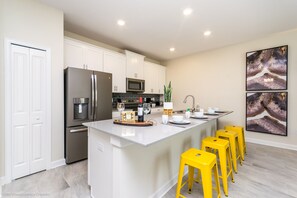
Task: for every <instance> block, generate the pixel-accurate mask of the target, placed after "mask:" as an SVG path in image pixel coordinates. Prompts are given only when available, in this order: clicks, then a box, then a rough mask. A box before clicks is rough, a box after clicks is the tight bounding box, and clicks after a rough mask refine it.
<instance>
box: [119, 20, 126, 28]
mask: <svg viewBox="0 0 297 198" xmlns="http://www.w3.org/2000/svg"><path fill="white" fill-rule="evenodd" d="M125 24H126V22H125V21H124V20H122V19H120V20H118V25H119V26H124V25H125Z"/></svg>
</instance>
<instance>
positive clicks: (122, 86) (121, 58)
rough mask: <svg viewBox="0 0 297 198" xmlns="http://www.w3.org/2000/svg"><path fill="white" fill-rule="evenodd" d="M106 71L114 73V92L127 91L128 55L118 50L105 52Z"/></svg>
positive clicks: (104, 63)
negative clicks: (117, 51)
mask: <svg viewBox="0 0 297 198" xmlns="http://www.w3.org/2000/svg"><path fill="white" fill-rule="evenodd" d="M103 65H104V72H108V73H112V92H114V93H125V92H126V56H125V55H123V54H119V53H116V52H110V51H105V52H104V62H103Z"/></svg>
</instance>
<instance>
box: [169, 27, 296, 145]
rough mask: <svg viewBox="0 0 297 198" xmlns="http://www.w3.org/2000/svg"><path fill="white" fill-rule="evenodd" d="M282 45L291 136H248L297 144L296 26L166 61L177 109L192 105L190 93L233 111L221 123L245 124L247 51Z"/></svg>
mask: <svg viewBox="0 0 297 198" xmlns="http://www.w3.org/2000/svg"><path fill="white" fill-rule="evenodd" d="M209 39H211V38H209ZM197 45H199V43H197ZM281 45H288V46H289V47H288V52H289V54H288V56H289V57H288V59H289V60H288V73H289V75H288V137H283V136H275V135H268V134H261V133H256V132H246V136H247V138H250V139H251V138H252V139H254V140H256V141H263V140H264V141H270V143H271V144H272V145H280V144H287V145H289V146H290V147H291V146H292V147H294V148H297V122H296V117H297V111H296V110H297V103H296V101H297V90H296V84H297V78H296V74H297V56H296V54H297V30H291V31H287V32H282V33H277V34H273V35H270V36H267V37H265V38H262V39H259V40H254V41H250V42H246V43H242V44H238V45H234V46H229V47H225V48H221V49H217V50H213V51H208V52H204V53H198V54H194V55H191V56H187V57H182V58H179V59H175V60H172V61H169V62H167V63H166V65H167V78H166V79H167V82H169V81H172V86H173V102H174V109H185V108H186V107H191V102H192V101H191V99H190V98H189V99H188V103H187V104H183V103H182V101H183V99H184V97H185V96H186V95H187V94H192V95H194V96H195V98H196V102H198V103H199V104H200V106H201V107H203V108H207V107H219V108H220V109H222V110H233V111H234V113H232V114H230V115H228V116H226V117H225V118H223V119H221V121H220V127H222V126H224V125H225V124H231V123H232V124H237V125H242V126H245V107H246V106H245V96H246V91H245V74H246V63H245V57H246V52H249V51H253V50H259V49H265V48H270V47H276V46H281ZM268 143H269V142H268ZM285 146H286V145H285Z"/></svg>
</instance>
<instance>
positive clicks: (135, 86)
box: [126, 78, 145, 93]
mask: <svg viewBox="0 0 297 198" xmlns="http://www.w3.org/2000/svg"><path fill="white" fill-rule="evenodd" d="M144 90H145V82H144V80H140V79H134V78H126V91H127V92H136V93H142V92H144Z"/></svg>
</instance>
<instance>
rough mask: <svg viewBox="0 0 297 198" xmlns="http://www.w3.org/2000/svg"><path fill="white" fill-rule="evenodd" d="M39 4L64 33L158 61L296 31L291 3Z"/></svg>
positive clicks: (60, 0) (52, 0) (133, 0)
mask: <svg viewBox="0 0 297 198" xmlns="http://www.w3.org/2000/svg"><path fill="white" fill-rule="evenodd" d="M40 1H41V2H43V3H45V4H48V5H51V6H53V7H56V8H58V9H60V10H62V11H63V12H64V20H65V30H67V31H70V32H73V33H76V34H80V35H82V36H85V37H88V38H91V39H94V40H97V41H100V42H103V43H106V44H109V45H112V46H115V47H118V48H120V49H128V50H131V51H134V52H137V53H140V54H143V55H145V56H147V57H148V58H152V59H156V60H158V61H166V60H171V59H174V58H178V57H182V56H186V55H189V54H193V53H197V52H202V51H206V50H211V49H215V48H220V47H223V46H227V45H232V44H236V43H241V42H245V41H249V40H253V39H257V38H261V37H264V36H266V35H268V34H271V33H275V32H281V31H286V30H289V29H294V28H297V11H296V8H297V1H296V0H260V1H259V0H120V1H119V0H83V1H82V0H40ZM189 7H190V8H192V10H193V12H192V14H191V15H189V16H184V15H183V10H184V9H185V8H189ZM119 19H123V20H125V22H126V25H125V26H122V27H121V26H118V25H117V20H119ZM206 30H210V31H211V32H212V34H211V35H210V36H208V37H205V36H204V35H203V33H204V31H206ZM170 47H174V48H175V51H174V52H170V51H169V48H170Z"/></svg>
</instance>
